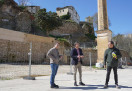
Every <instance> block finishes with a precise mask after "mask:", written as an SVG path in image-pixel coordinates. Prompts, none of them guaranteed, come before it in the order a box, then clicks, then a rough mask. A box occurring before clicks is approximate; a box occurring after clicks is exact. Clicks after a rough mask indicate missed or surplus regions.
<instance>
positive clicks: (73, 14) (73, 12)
mask: <svg viewBox="0 0 132 91" xmlns="http://www.w3.org/2000/svg"><path fill="white" fill-rule="evenodd" d="M56 13H57V15H58V16H63V15H66V14H67V13H69V14H70V15H71V20H73V21H75V22H76V23H78V24H79V22H80V16H79V14H78V13H77V11H76V10H75V8H74V7H73V6H66V7H63V8H57V9H56Z"/></svg>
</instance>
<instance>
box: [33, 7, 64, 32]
mask: <svg viewBox="0 0 132 91" xmlns="http://www.w3.org/2000/svg"><path fill="white" fill-rule="evenodd" d="M35 22H36V24H37V25H38V27H39V28H40V29H41V30H43V31H46V32H47V35H49V32H50V31H52V30H54V29H56V28H58V27H59V26H61V25H62V20H61V19H60V18H59V17H58V16H57V14H56V13H55V12H51V11H49V12H46V9H41V10H39V11H38V12H37V14H36V15H35Z"/></svg>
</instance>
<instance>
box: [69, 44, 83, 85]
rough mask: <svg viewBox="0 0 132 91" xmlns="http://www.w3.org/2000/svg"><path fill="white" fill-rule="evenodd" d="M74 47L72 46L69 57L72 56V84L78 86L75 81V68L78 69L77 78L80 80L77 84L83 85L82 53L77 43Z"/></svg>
mask: <svg viewBox="0 0 132 91" xmlns="http://www.w3.org/2000/svg"><path fill="white" fill-rule="evenodd" d="M74 45H75V48H73V50H72V51H71V57H72V65H73V68H74V81H75V82H74V86H78V85H77V81H76V74H77V69H78V71H79V78H80V82H79V85H85V84H84V83H83V82H82V58H83V57H84V56H83V53H82V49H81V48H79V43H77V42H76V43H75V44H74Z"/></svg>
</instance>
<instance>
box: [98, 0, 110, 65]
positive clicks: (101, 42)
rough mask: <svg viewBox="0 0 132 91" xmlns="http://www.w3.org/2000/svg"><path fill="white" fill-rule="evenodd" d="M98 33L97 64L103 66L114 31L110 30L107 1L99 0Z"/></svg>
mask: <svg viewBox="0 0 132 91" xmlns="http://www.w3.org/2000/svg"><path fill="white" fill-rule="evenodd" d="M96 33H97V48H98V50H97V53H98V59H97V63H96V66H97V67H102V64H103V61H104V52H105V50H106V49H107V48H108V42H109V41H110V40H111V38H112V31H110V30H109V25H108V14H107V2H106V0H98V30H97V31H96Z"/></svg>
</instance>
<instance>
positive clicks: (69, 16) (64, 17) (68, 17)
mask: <svg viewBox="0 0 132 91" xmlns="http://www.w3.org/2000/svg"><path fill="white" fill-rule="evenodd" d="M60 18H61V19H63V20H69V19H70V18H71V15H70V14H69V12H68V13H67V14H66V15H62V16H60Z"/></svg>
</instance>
